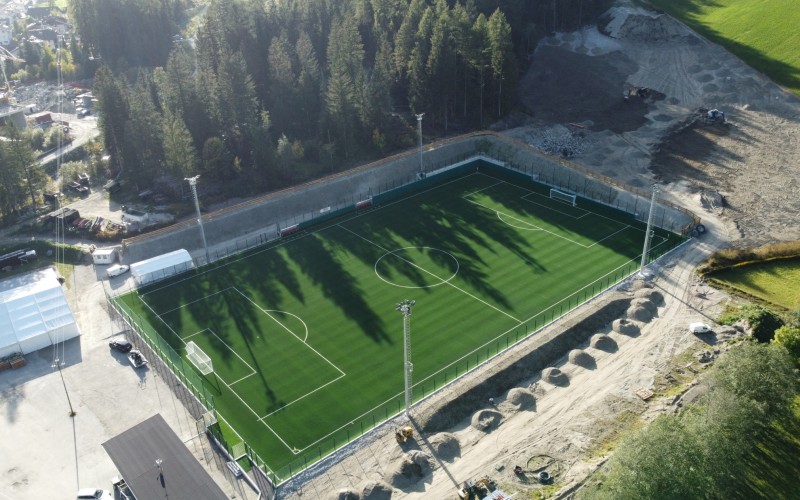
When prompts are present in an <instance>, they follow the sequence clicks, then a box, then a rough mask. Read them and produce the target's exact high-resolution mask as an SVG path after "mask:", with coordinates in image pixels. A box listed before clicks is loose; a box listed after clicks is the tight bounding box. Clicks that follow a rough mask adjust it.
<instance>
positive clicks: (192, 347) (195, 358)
mask: <svg viewBox="0 0 800 500" xmlns="http://www.w3.org/2000/svg"><path fill="white" fill-rule="evenodd" d="M186 357H187V358H188V359H189V361H190V362H191V363H192V364H193V365H194V366H195V368H197V369H198V370H200V373H202V374H203V375H208V374H209V373H211V372H213V371H214V366H213V365H212V364H211V358H209V357H208V354H206V353H204V352H203V350H202V349H200V348H199V347H197V344H195V343H194V342H191V341H190V342H189V343H188V344H186Z"/></svg>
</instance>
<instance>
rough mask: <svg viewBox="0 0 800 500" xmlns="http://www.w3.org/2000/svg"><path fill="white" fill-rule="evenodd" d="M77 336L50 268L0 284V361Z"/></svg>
mask: <svg viewBox="0 0 800 500" xmlns="http://www.w3.org/2000/svg"><path fill="white" fill-rule="evenodd" d="M78 335H80V332H79V331H78V324H77V323H76V322H75V317H74V316H73V315H72V310H71V309H70V307H69V304H68V303H67V298H66V296H65V295H64V290H63V289H62V285H61V283H59V281H58V275H57V274H56V272H55V270H54V269H53V268H48V269H44V270H39V271H35V272H32V273H29V274H25V275H22V276H15V277H13V278H10V279H7V280H5V281H1V282H0V357H6V356H9V355H11V354H14V353H16V352H21V353H22V354H27V353H29V352H33V351H37V350H39V349H42V348H44V347H50V346H51V345H53V344H58V343H60V342H63V341H65V340H69V339H71V338H74V337H77V336H78Z"/></svg>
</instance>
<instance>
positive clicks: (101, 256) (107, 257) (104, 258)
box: [92, 247, 117, 264]
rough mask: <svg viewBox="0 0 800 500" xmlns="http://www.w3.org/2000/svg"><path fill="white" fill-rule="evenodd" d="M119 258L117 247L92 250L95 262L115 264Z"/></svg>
mask: <svg viewBox="0 0 800 500" xmlns="http://www.w3.org/2000/svg"><path fill="white" fill-rule="evenodd" d="M115 260H117V248H116V247H111V248H98V249H96V250H95V251H94V252H92V262H94V263H95V264H113V263H114V261H115Z"/></svg>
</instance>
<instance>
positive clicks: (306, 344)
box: [232, 287, 346, 375]
mask: <svg viewBox="0 0 800 500" xmlns="http://www.w3.org/2000/svg"><path fill="white" fill-rule="evenodd" d="M232 288H233V289H234V290H236V291H237V292H239V295H241V296H242V297H244V299H245V300H247V301H248V302H250V303H251V304H253V305H254V306H255V307H256V308H258V309H259V310H260V311H261V312H262V313H264V314H266V315H267V316H268V317H269V319H271V320H272V321H274V322H275V323H277V324H278V326H280V327H281V328H283V329H284V330H286V331H287V332H289V333H290V334H291V335H292V336H293V337H294V338H296V339H297V340H299V341H300V343H301V344H303V345H304V346H306V348H308V349H310V350H311V351H313V352H314V354H316V355H317V356H319V357H320V358H322V359H324V360H325V362H327V363H328V364H329V365H331V366H332V367H333V368H334V369H335V370H336V371H338V372H339V373H341V374H342V375H346V374H345V372H344V371H342V369H341V368H339V367H338V366H336V365H335V364H333V362H332V361H331V360H329V359H328V358H326V357H325V356H323V355H322V353H320V352H319V351H317V350H316V349H314V348H313V347H311V345H309V344H308V343H307V342H305V341H304V340H303V339H301V338H300V337H299V336H297V334H296V333H294V332H293V331H291V330H290V329H289V328H288V327H286V325H284V324H283V323H281V322H280V321H278V320H277V318H275V316H273V315H271V314H270V313H269V312H268V311H267V310H266V309H264V308H262V307H261V306H259V305H258V304H256V303H255V302H254V301H253V300H252V299H251V298H250V297H248V296H247V295H245V294H243V293H242V292H241V291H240V290H239V289H238V288H236V287H232Z"/></svg>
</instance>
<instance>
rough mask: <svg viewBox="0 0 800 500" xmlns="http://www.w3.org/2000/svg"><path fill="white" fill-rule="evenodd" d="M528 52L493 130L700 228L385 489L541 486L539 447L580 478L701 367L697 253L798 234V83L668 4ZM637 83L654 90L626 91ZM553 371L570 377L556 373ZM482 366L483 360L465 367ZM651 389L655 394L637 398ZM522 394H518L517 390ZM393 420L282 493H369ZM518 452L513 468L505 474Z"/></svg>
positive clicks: (709, 298)
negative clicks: (616, 303) (592, 323)
mask: <svg viewBox="0 0 800 500" xmlns="http://www.w3.org/2000/svg"><path fill="white" fill-rule="evenodd" d="M530 58H531V66H530V68H529V70H528V72H527V73H526V74H525V75H524V76H523V78H522V81H521V82H520V93H521V95H520V97H521V100H522V102H523V104H524V105H525V107H526V108H527V110H528V111H529V114H527V115H523V114H521V113H515V114H514V116H512V117H509V118H508V119H506V120H505V121H504V122H501V123H498V124H496V125H495V127H494V128H495V129H497V130H504V133H506V134H508V135H510V136H512V137H515V138H517V139H519V140H522V141H524V142H526V143H528V144H530V145H533V146H536V147H539V148H541V149H544V150H545V151H547V152H549V153H551V154H553V155H556V156H564V157H567V158H568V159H569V160H570V161H573V162H576V163H578V164H580V165H582V166H584V167H586V168H589V169H592V170H594V171H596V172H598V173H600V174H603V175H606V176H609V177H611V178H613V179H616V180H618V181H621V182H623V183H626V184H628V185H631V186H634V187H639V188H643V187H644V188H647V187H649V186H650V185H653V184H655V185H657V186H658V188H659V190H660V194H659V196H661V197H664V198H666V199H668V200H669V201H672V202H674V203H677V204H679V205H682V206H684V207H685V208H687V209H689V210H692V211H694V212H695V213H697V214H698V215H699V216H700V217H701V219H702V220H703V224H704V225H705V226H706V227H707V229H708V232H707V233H706V234H704V235H702V236H701V237H699V238H695V239H693V240H692V241H691V242H689V243H688V244H687V245H685V246H683V247H682V248H680V249H679V250H677V251H675V252H673V253H672V254H671V255H669V256H668V257H667V258H665V259H662V261H660V262H659V263H658V265H657V266H656V267H655V269H654V271H655V277H654V279H653V280H652V282H651V285H652V286H644V285H643V284H642V282H637V281H633V282H630V283H627V284H626V285H625V286H623V287H622V288H623V289H622V290H620V292H622V293H628V294H629V295H630V297H631V299H632V300H633V301H637V300H638V301H637V302H636V304H635V305H634V307H632V308H631V309H630V310H628V311H627V313H626V314H623V315H621V316H620V317H619V318H616V319H615V320H614V321H609V322H608V324H606V325H605V326H603V327H601V328H597V329H596V331H593V332H589V337H587V340H586V341H585V342H583V343H581V344H580V345H575V346H572V348H571V349H580V351H575V352H572V356H570V349H567V350H565V351H564V353H563V357H562V358H561V360H560V361H559V362H557V363H555V364H554V366H552V367H549V368H552V369H548V370H547V371H546V372H545V371H543V372H541V373H538V374H536V375H534V376H532V377H531V378H529V379H526V380H520V381H519V384H518V386H517V387H516V388H513V389H511V390H509V391H506V392H502V393H498V394H495V395H493V398H492V401H491V402H487V404H486V405H485V407H484V408H479V409H478V410H477V413H476V412H469V413H464V414H463V415H456V416H453V421H457V422H459V423H457V424H455V425H453V427H452V428H451V429H448V430H447V435H448V439H450V440H451V441H453V440H455V442H453V443H452V444H453V446H457V447H458V450H459V453H458V455H457V456H456V457H455V458H453V457H452V454H451V455H450V456H448V457H447V458H446V459H444V460H442V459H439V458H438V457H437V453H436V452H435V450H434V449H432V448H431V447H427V446H426V445H425V443H424V440H423V439H420V440H419V445H420V449H421V450H422V451H424V452H425V453H427V454H428V455H429V456H430V457H432V459H433V460H432V461H431V462H429V463H431V464H432V471H431V472H430V473H428V474H427V475H424V476H422V477H419V478H417V480H416V482H412V483H409V484H405V485H404V486H403V487H402V488H397V487H394V488H393V490H392V494H391V498H392V499H395V498H404V499H405V498H408V499H417V498H419V499H424V498H455V494H456V490H457V487H458V486H460V485H462V484H463V483H464V481H467V480H477V479H479V478H481V477H484V476H489V477H491V478H492V479H494V480H495V481H497V482H498V483H499V485H500V486H501V487H502V488H504V489H505V491H506V492H509V493H520V494H521V495H522V496H529V495H530V494H531V493H532V492H533V491H534V490H535V488H537V486H536V485H535V481H529V482H525V481H524V478H525V477H526V476H525V474H527V469H531V467H532V466H531V463H532V462H531V461H533V462H536V460H534V458H535V457H546V461H547V463H549V464H550V465H549V468H548V470H550V471H554V472H556V473H557V476H556V480H557V484H558V485H559V486H563V488H562V491H567V490H569V489H570V488H574V487H577V486H578V485H579V484H580V483H581V482H582V481H583V480H584V479H585V478H586V477H587V476H588V475H589V474H590V473H591V472H592V471H594V470H595V469H596V468H597V467H598V466H599V465H598V464H600V463H602V462H603V459H604V456H605V454H603V453H598V452H597V450H598V448H602V446H603V443H605V442H607V441H608V440H610V439H612V438H613V437H614V436H615V435H616V433H617V432H618V431H619V429H620V428H621V427H624V425H623V423H624V422H626V421H630V420H629V419H630V418H631V417H630V416H631V415H633V416H634V418H642V419H643V420H645V421H649V420H651V419H652V418H655V416H657V415H658V414H660V413H664V412H672V411H675V408H676V407H675V404H674V399H675V398H666V397H664V396H658V391H659V390H660V389H663V388H664V387H662V386H661V385H660V384H661V383H662V382H661V381H663V380H664V378H666V379H667V380H669V379H670V377H672V375H670V374H671V373H684V372H687V370H688V372H687V373H692V372H695V373H700V372H701V371H702V369H703V366H705V365H702V366H701V365H699V364H697V363H690V364H688V365H687V362H686V360H691V359H692V353H695V352H696V351H697V352H701V351H702V350H703V349H706V348H709V347H708V343H713V340H711V341H709V339H705V341H706V342H707V343H704V341H702V340H701V339H699V338H698V337H697V336H695V335H693V334H690V333H689V332H688V329H687V327H686V326H687V325H688V324H689V323H691V322H693V321H704V322H709V323H711V324H713V319H714V318H715V317H716V314H718V312H719V311H720V310H721V308H722V306H723V305H724V304H725V303H727V301H729V298H728V297H727V296H726V295H725V294H724V293H722V292H719V291H717V290H713V289H710V288H708V287H707V286H706V285H705V283H703V282H702V281H700V280H699V279H698V278H697V276H696V274H695V273H694V269H695V267H696V265H697V264H698V263H700V262H701V261H702V260H703V259H704V258H706V257H707V256H708V255H709V254H710V253H711V252H713V251H714V250H716V249H719V248H723V247H728V246H732V245H756V244H762V243H767V242H774V241H785V240H793V239H800V224H798V223H797V221H796V220H795V219H796V214H797V213H798V212H799V211H800V197H797V196H796V195H795V192H796V190H797V187H798V186H797V183H798V182H800V181H798V179H800V147H799V146H800V144H798V138H800V99H798V98H797V96H795V95H794V94H792V93H790V92H788V91H786V90H785V89H783V88H781V87H780V86H778V85H776V84H774V83H773V82H771V81H769V80H768V79H767V78H766V77H765V76H763V75H762V74H760V73H758V72H757V71H755V70H753V69H752V68H750V67H748V66H747V65H745V64H744V63H743V62H741V61H740V60H739V59H737V58H736V57H734V56H733V55H731V54H730V53H728V52H727V51H726V50H725V49H723V48H721V47H719V46H716V45H713V44H711V43H710V42H708V41H707V40H705V39H703V38H702V37H700V36H699V35H697V34H695V33H694V32H692V31H691V30H689V29H688V28H687V27H686V26H684V25H682V24H681V23H679V22H677V21H675V20H674V19H672V18H671V17H669V16H667V15H664V14H659V13H656V12H652V11H648V10H644V9H642V8H640V7H636V6H634V5H633V3H632V2H630V1H627V0H620V1H618V2H617V3H616V4H615V6H614V7H613V8H612V9H610V10H609V11H608V12H607V13H606V15H605V16H603V17H602V18H601V19H600V21H599V22H598V25H597V26H592V27H587V28H585V29H582V30H580V31H576V32H571V33H556V34H554V35H552V36H550V37H548V38H546V39H544V40H542V41H541V43H540V44H539V46H538V47H537V48H536V50H535V52H534V53H533V54H531V56H530ZM635 87H641V88H646V89H648V92H647V93H646V95H642V96H640V95H639V94H637V93H636V92H634V93H633V95H629V96H628V98H627V99H625V98H624V95H628V91H629V89H631V88H635ZM715 108H716V109H720V110H722V111H724V112H725V114H726V116H727V118H728V124H727V126H721V125H706V124H705V123H704V120H703V119H702V118H703V114H702V112H701V109H715ZM510 123H514V124H515V127H514V128H509V127H510V125H509V124H510ZM519 124H522V125H521V126H516V125H519ZM645 302H647V303H645ZM592 307H596V305H592V304H589V305H587V306H584V308H592ZM553 328H556V329H558V328H559V324H556V325H554V326H553ZM720 331H722V330H720ZM542 334H547V332H542V333H540V334H537V335H542ZM720 338H721V337H720ZM678 359H680V360H681V361H680V367H679V368H677V369H676V368H675V367H676V366H677V365H676V363H678ZM497 362H498V363H499V362H502V360H498V361H497ZM554 370H558V373H560V374H561V376H563V377H564V378H566V379H567V380H568V381H569V382H568V384H560V385H559V384H553V383H551V381H550V380H549V378H548V377H552V375H553V373H554ZM491 373H492V372H491V368H482V369H481V370H478V371H477V372H476V373H473V374H471V375H470V377H473V378H474V379H478V380H481V378H482V377H484V378H485V377H486V376H488V375H489V374H491ZM673 379H674V378H673ZM474 385H475V380H472V381H470V380H469V378H468V379H466V380H462V381H459V383H458V384H455V387H451V388H449V389H448V390H447V391H446V392H444V393H442V394H438V395H434V396H432V397H431V398H429V400H427V401H425V402H423V403H422V404H420V405H419V407H418V408H417V410H418V411H427V410H428V409H429V408H430V407H432V406H436V405H437V402H436V399H437V398H441V399H445V400H447V399H454V398H455V397H456V393H457V392H458V391H459V387H461V388H462V389H461V390H463V388H465V387H470V386H474ZM648 391H655V392H656V396H655V397H650V396H648V398H647V401H644V400H643V397H642V394H647V393H648ZM523 393H524V395H525V398H526V401H528V402H529V404H527V405H525V406H524V407H523V406H521V405H520V404H519V402H518V399H519V398H520V394H523ZM637 394H638V395H637ZM413 414H414V412H412V415H413ZM489 416H491V417H492V418H491V421H492V426H491V429H490V430H489V432H487V429H479V428H477V427H481V426H480V425H478V426H476V425H475V422H476V421H477V422H478V423H479V424H480V423H482V422H483V421H485V420H487V418H488V417H489ZM484 417H486V418H484ZM392 432H393V429H386V430H382V429H379V430H378V431H376V432H374V433H372V434H371V435H369V436H368V437H367V438H365V439H364V440H362V441H361V442H360V443H358V444H357V445H356V446H352V447H350V448H348V449H347V450H345V451H343V452H342V453H340V454H338V455H337V457H336V460H334V461H332V462H331V463H332V465H330V466H329V467H327V468H325V469H324V470H318V471H315V472H313V473H310V474H308V476H306V477H305V478H304V482H303V485H302V486H301V487H298V486H300V485H299V483H294V484H291V483H290V484H288V485H287V487H284V488H283V490H282V497H285V498H292V499H305V498H337V493H338V492H339V491H344V490H351V491H353V492H360V494H361V495H363V494H364V492H366V491H367V489H365V488H368V487H369V485H370V484H374V483H375V481H381V480H383V479H384V478H385V477H386V475H387V474H386V473H387V472H390V471H392V470H394V469H393V467H395V466H396V465H395V464H396V462H397V461H398V459H400V457H402V456H403V450H401V449H400V448H399V447H398V446H397V445H396V444H395V443H394V437H393V434H392ZM606 453H607V452H606ZM516 465H520V466H521V467H522V468H523V470H524V473H523V474H522V475H518V474H513V472H512V471H513V469H514V467H515V466H516ZM531 470H533V469H531ZM308 477H311V479H310V480H306V479H308Z"/></svg>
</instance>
